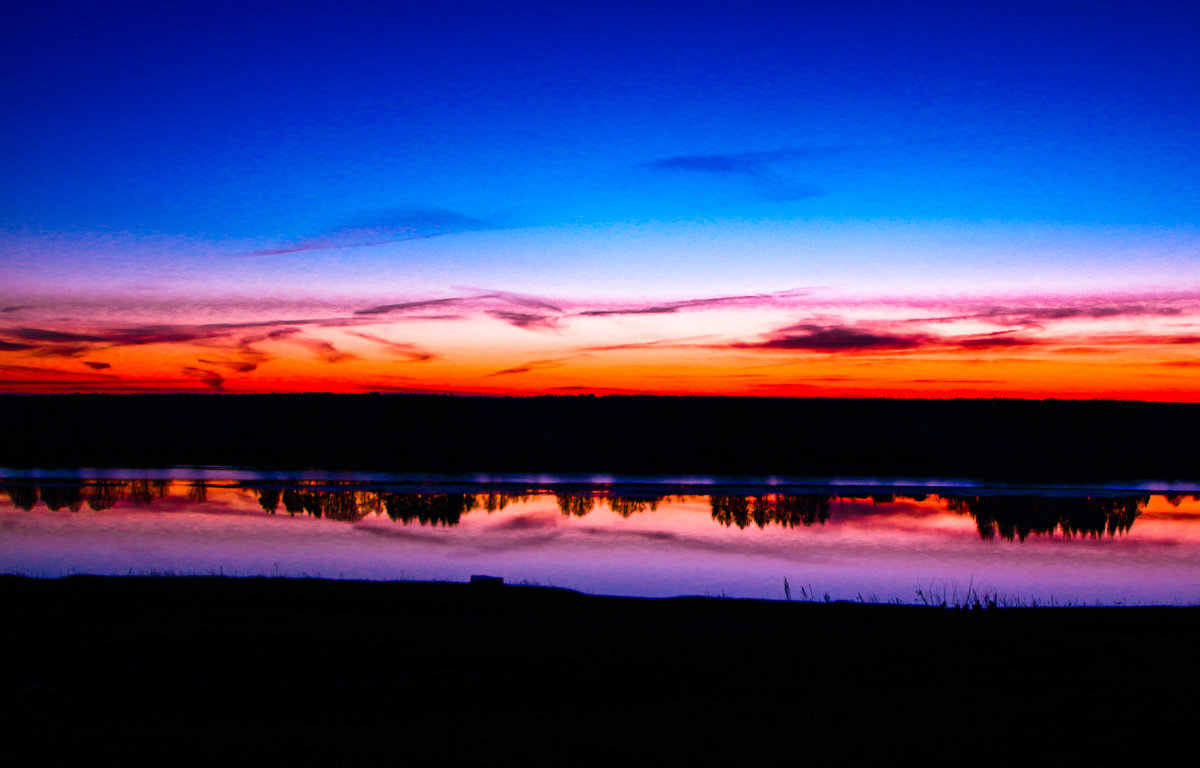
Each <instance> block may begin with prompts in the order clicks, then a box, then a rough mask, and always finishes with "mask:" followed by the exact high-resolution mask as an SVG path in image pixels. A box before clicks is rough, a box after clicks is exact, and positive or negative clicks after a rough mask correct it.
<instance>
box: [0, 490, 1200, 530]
mask: <svg viewBox="0 0 1200 768" xmlns="http://www.w3.org/2000/svg"><path fill="white" fill-rule="evenodd" d="M176 485H178V486H180V487H181V488H182V490H183V494H182V495H183V497H185V498H186V499H187V502H188V503H194V504H202V503H206V502H207V501H208V499H209V492H210V489H211V487H212V486H210V485H208V484H206V483H204V482H203V481H189V482H186V483H175V484H173V483H172V482H171V481H167V480H95V481H78V482H58V483H53V484H45V485H41V486H36V485H31V484H25V483H8V484H4V485H0V490H2V491H3V492H4V494H6V495H7V496H8V498H9V499H10V500H11V501H12V503H13V505H14V506H16V507H19V508H20V509H23V510H32V509H33V508H34V507H35V506H36V505H37V504H38V502H39V501H41V503H43V504H44V505H45V506H46V508H47V509H50V510H52V511H59V510H68V511H71V512H78V511H80V510H81V509H83V508H84V507H85V506H86V507H87V508H89V509H92V510H95V511H100V510H104V509H109V508H111V507H113V506H115V505H117V504H118V503H122V502H128V503H131V504H134V505H142V506H145V505H150V504H152V503H153V502H155V501H157V500H159V499H163V498H166V497H167V496H169V495H171V491H172V488H173V487H174V486H176ZM239 490H241V491H243V492H248V493H250V494H253V496H254V497H255V498H256V499H257V501H258V504H259V506H261V507H262V509H263V511H265V512H267V513H268V514H276V513H279V512H286V513H288V514H289V515H310V516H312V517H317V518H323V519H327V520H338V521H345V522H355V521H358V520H362V519H363V518H365V517H368V516H371V515H376V516H378V515H387V517H388V518H389V519H391V520H394V521H396V522H400V523H404V524H409V523H418V524H420V525H433V526H454V525H458V524H459V523H460V522H461V520H462V518H463V516H464V515H466V514H468V513H470V512H473V511H479V512H484V513H487V514H491V513H493V512H498V511H500V510H503V509H504V508H506V507H507V506H508V505H510V504H518V503H523V502H528V501H530V500H531V499H535V498H538V497H540V496H541V495H542V494H539V493H509V492H496V491H493V492H489V493H406V492H398V491H390V490H374V489H363V488H362V486H361V485H359V484H356V483H351V482H339V481H310V482H302V483H297V484H294V485H290V486H287V487H270V486H264V487H241V488H240V489H239ZM700 498H705V497H694V496H693V497H673V496H625V495H612V494H608V493H606V492H603V491H601V492H597V493H591V494H588V493H572V494H556V495H555V501H556V503H557V506H558V509H559V511H560V512H561V513H562V514H563V515H564V516H567V517H585V516H587V515H589V514H591V513H592V512H593V511H595V510H596V509H597V508H599V507H600V506H602V505H606V506H607V507H608V508H609V509H610V510H611V511H612V512H613V513H615V514H617V515H619V516H621V517H623V518H628V517H631V516H632V515H635V514H640V513H643V512H653V511H654V510H656V509H657V508H658V507H659V505H660V504H662V503H663V502H665V501H668V500H679V501H682V500H685V499H690V500H693V501H694V500H698V499H700ZM929 498H930V497H927V496H925V495H911V496H897V495H894V494H883V493H875V494H852V495H845V494H843V495H838V496H827V495H821V494H787V493H768V494H756V495H727V496H723V495H713V496H708V497H707V499H708V505H709V510H710V513H711V514H712V519H713V520H714V521H715V522H717V523H720V524H721V525H723V526H727V527H734V526H736V527H738V528H747V527H750V526H752V525H753V526H756V527H758V528H766V527H767V526H771V525H778V526H781V527H785V528H797V527H807V526H812V525H824V524H825V523H827V522H828V521H829V520H830V507H831V502H833V501H838V500H840V501H843V502H849V501H854V500H857V501H869V502H870V503H871V504H873V505H876V506H888V505H894V504H905V503H915V504H920V503H923V502H926V501H927V500H928V499H929ZM932 498H933V499H935V500H937V499H938V498H939V497H932ZM1165 498H1166V500H1167V501H1168V502H1169V503H1170V504H1172V505H1174V506H1179V505H1180V504H1181V503H1182V502H1183V497H1182V496H1167V497H1165ZM1191 498H1192V500H1194V501H1200V496H1192V497H1191ZM940 500H941V501H942V502H944V504H945V508H946V509H948V510H949V511H951V512H953V513H955V514H960V515H969V516H970V517H971V518H973V519H974V521H975V524H976V527H977V528H978V530H979V535H980V536H981V537H982V538H984V539H993V538H996V537H997V536H999V537H1000V538H1003V539H1007V540H1010V541H1012V540H1021V541H1024V540H1025V539H1026V538H1028V537H1029V536H1037V535H1040V536H1051V535H1055V534H1059V535H1062V536H1064V537H1068V538H1071V537H1079V536H1093V537H1096V536H1101V535H1105V534H1107V535H1110V536H1114V535H1116V534H1119V533H1125V532H1127V531H1129V530H1130V528H1132V526H1133V523H1134V520H1136V519H1137V517H1138V516H1139V515H1140V514H1141V513H1142V510H1143V509H1145V507H1146V504H1147V503H1149V501H1150V497H1149V496H1124V497H1094V498H1093V497H1045V496H943V497H940Z"/></svg>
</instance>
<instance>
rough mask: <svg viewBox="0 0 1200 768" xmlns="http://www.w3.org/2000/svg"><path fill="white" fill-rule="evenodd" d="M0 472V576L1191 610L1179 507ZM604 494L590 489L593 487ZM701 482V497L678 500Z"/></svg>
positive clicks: (1188, 515) (1095, 500) (1195, 513)
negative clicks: (251, 578)
mask: <svg viewBox="0 0 1200 768" xmlns="http://www.w3.org/2000/svg"><path fill="white" fill-rule="evenodd" d="M171 474H172V475H173V476H168V475H163V474H158V475H156V474H154V473H140V474H138V473H112V474H109V475H107V476H102V477H96V476H91V477H86V476H77V475H76V473H60V474H59V475H58V476H53V477H41V478H23V477H17V476H14V474H13V473H11V472H10V473H8V474H7V475H4V474H0V484H2V486H0V487H2V488H3V492H2V493H0V571H3V572H7V573H21V574H28V575H36V576H59V575H65V574H71V573H95V574H128V573H134V574H145V573H175V574H225V575H282V576H319V577H324V578H347V579H396V578H402V579H438V580H448V581H465V580H466V579H468V578H469V577H470V576H471V575H472V574H490V575H496V576H502V577H504V579H505V580H506V581H507V582H509V583H522V582H527V583H533V584H545V585H554V586H562V587H569V588H573V589H578V590H582V591H585V592H591V593H601V594H619V595H644V596H665V595H728V596H730V597H766V598H775V599H784V598H785V591H784V580H785V579H787V582H788V586H789V589H790V591H791V594H792V597H793V598H794V599H802V597H804V596H807V595H815V596H816V597H817V598H818V599H821V598H823V597H824V596H825V595H826V594H828V595H829V596H830V598H832V599H858V598H859V596H861V597H862V598H864V599H874V600H896V599H898V600H900V601H903V602H921V598H920V597H919V596H918V594H917V590H918V589H919V590H921V591H922V592H923V593H925V595H926V596H928V595H930V594H931V593H932V594H934V595H937V596H938V597H941V596H942V595H944V596H945V597H947V598H949V599H951V600H953V599H954V598H955V597H956V596H957V597H959V598H961V597H963V596H964V595H965V594H966V593H967V591H968V590H969V589H972V588H974V589H975V590H982V591H986V592H989V593H997V594H998V596H999V597H1000V599H1001V601H1002V602H1003V601H1005V600H1006V599H1007V600H1009V601H1011V602H1019V603H1029V602H1032V601H1034V600H1036V601H1038V602H1039V603H1040V602H1050V601H1056V602H1058V603H1088V604H1091V603H1096V602H1100V603H1108V604H1112V603H1197V602H1200V491H1197V489H1194V488H1193V489H1188V490H1187V492H1186V493H1182V494H1181V493H1180V492H1179V491H1178V489H1172V490H1171V491H1170V492H1167V493H1156V492H1152V491H1150V490H1146V489H1145V488H1135V489H1132V490H1130V489H1124V490H1121V489H1085V488H1037V489H1014V488H999V489H997V488H983V487H976V486H971V485H961V484H960V485H958V486H945V485H938V484H936V483H929V484H924V483H913V482H911V481H910V482H908V483H905V484H902V485H895V486H876V487H873V488H868V487H862V486H857V487H847V486H836V485H830V484H828V483H826V484H823V485H821V484H816V485H814V484H807V485H806V484H782V485H780V484H776V485H757V484H755V483H751V482H740V483H739V482H731V481H728V480H724V481H723V480H720V479H717V480H713V479H707V480H703V481H697V480H696V479H691V480H684V479H673V480H669V481H668V480H663V481H658V482H642V483H625V482H596V479H595V478H592V479H590V480H589V481H587V482H584V481H570V482H563V481H562V480H561V479H549V480H547V479H546V478H541V479H539V478H505V479H503V482H499V483H498V482H496V480H495V479H494V478H492V479H487V478H485V479H484V480H490V482H480V480H481V479H480V478H468V479H463V478H459V479H450V480H443V481H440V482H438V483H420V482H416V481H414V480H413V479H412V478H400V477H395V476H393V477H390V478H385V479H382V480H381V479H379V478H370V477H366V478H363V477H357V478H351V479H331V478H330V476H323V477H321V478H320V479H302V478H297V477H294V476H292V477H279V476H275V477H265V476H258V475H254V474H253V473H247V472H237V471H232V470H230V471H224V472H221V471H211V470H210V471H206V472H191V473H186V472H184V473H179V472H176V473H171ZM601 480H603V479H601ZM697 482H702V483H703V484H697Z"/></svg>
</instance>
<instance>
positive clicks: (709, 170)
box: [642, 147, 846, 202]
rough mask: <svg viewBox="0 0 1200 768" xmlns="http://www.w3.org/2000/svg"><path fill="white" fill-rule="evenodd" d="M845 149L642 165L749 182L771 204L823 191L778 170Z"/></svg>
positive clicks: (694, 158)
mask: <svg viewBox="0 0 1200 768" xmlns="http://www.w3.org/2000/svg"><path fill="white" fill-rule="evenodd" d="M845 149H846V148H845V147H810V148H807V149H782V150H773V151H768V152H733V153H724V154H713V155H675V156H673V157H661V158H657V159H655V160H650V161H648V162H645V163H643V164H642V166H643V167H645V168H650V169H653V170H658V171H664V172H672V173H696V174H706V175H710V176H725V177H733V178H738V179H741V180H743V181H745V182H748V183H749V185H750V186H751V188H752V189H753V190H754V191H755V192H757V193H758V194H759V195H761V196H762V197H764V198H766V199H767V200H770V201H772V202H785V201H789V200H802V199H804V198H807V197H815V196H817V195H820V194H822V191H821V190H820V189H819V188H817V187H815V186H813V185H811V184H805V183H802V182H799V181H796V180H794V179H791V178H789V177H787V176H785V175H784V174H782V173H780V172H779V170H778V166H780V165H782V164H785V163H791V162H795V161H798V160H804V159H809V158H813V157H819V156H825V155H830V154H835V153H839V152H843V151H845Z"/></svg>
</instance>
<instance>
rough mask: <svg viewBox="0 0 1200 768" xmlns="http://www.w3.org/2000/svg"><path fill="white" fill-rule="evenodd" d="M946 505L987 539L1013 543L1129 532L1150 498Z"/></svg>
mask: <svg viewBox="0 0 1200 768" xmlns="http://www.w3.org/2000/svg"><path fill="white" fill-rule="evenodd" d="M946 502H947V505H948V506H949V508H950V510H952V511H954V512H957V513H958V514H961V515H970V516H971V517H972V518H974V520H975V525H976V527H978V529H979V535H980V536H981V537H983V538H984V539H991V538H993V537H995V536H996V535H997V534H999V535H1000V537H1001V538H1004V539H1008V540H1009V541H1012V540H1013V539H1020V540H1021V541H1025V539H1026V538H1028V537H1029V536H1030V534H1039V535H1047V536H1048V535H1051V534H1053V533H1054V532H1055V531H1058V532H1059V533H1061V534H1062V535H1063V536H1064V537H1066V538H1071V537H1073V536H1092V537H1097V536H1100V535H1101V534H1104V533H1107V534H1108V535H1109V536H1115V535H1116V534H1118V533H1128V532H1129V529H1130V528H1132V527H1133V521H1134V520H1136V519H1137V517H1138V516H1139V515H1140V514H1142V510H1143V509H1145V508H1146V505H1147V504H1149V503H1150V497H1149V496H1130V497H1123V498H1106V497H1101V498H1059V497H1038V496H951V497H947V498H946Z"/></svg>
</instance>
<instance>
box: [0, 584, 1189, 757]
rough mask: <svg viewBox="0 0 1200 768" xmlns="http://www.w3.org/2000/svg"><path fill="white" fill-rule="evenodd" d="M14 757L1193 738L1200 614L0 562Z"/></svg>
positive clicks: (854, 750)
mask: <svg viewBox="0 0 1200 768" xmlns="http://www.w3.org/2000/svg"><path fill="white" fill-rule="evenodd" d="M0 614H2V615H3V617H4V621H3V623H2V625H0V626H2V629H0V638H2V642H3V647H2V652H3V658H4V660H5V673H4V680H3V684H2V687H3V693H2V711H0V723H2V724H3V725H2V726H0V727H2V729H3V734H0V735H2V742H0V743H2V744H3V752H4V754H5V755H6V756H7V759H6V761H5V762H6V764H7V765H32V764H50V763H57V762H59V761H60V760H62V759H64V758H66V757H67V756H68V755H83V758H82V759H76V760H75V761H74V763H75V764H94V763H126V762H129V761H131V760H132V761H135V762H151V761H153V762H155V763H159V764H208V765H226V764H229V763H230V762H231V761H233V760H239V761H253V762H260V763H272V764H273V763H283V762H286V763H291V764H310V763H320V764H330V765H334V764H336V765H353V764H355V763H356V762H360V761H369V762H382V761H387V762H388V763H395V764H412V763H446V764H453V763H461V762H463V761H469V762H474V763H482V762H486V763H499V762H505V763H514V762H516V763H521V762H525V763H531V762H533V763H542V762H545V763H555V764H581V763H608V764H627V763H630V762H633V761H636V762H639V763H643V762H644V763H662V762H671V763H689V764H701V765H730V764H751V763H752V762H770V763H788V764H796V763H814V762H815V763H828V762H839V763H845V764H861V763H864V762H869V763H880V762H883V761H887V762H889V763H892V762H896V761H899V760H911V759H914V758H921V759H927V760H936V761H939V762H940V761H955V762H965V761H970V762H971V763H973V764H1016V763H1028V762H1031V761H1040V760H1045V759H1070V760H1071V761H1080V760H1086V761H1090V762H1095V763H1102V764H1103V763H1113V762H1119V761H1122V760H1129V759H1133V758H1140V759H1143V760H1148V761H1153V760H1154V757H1155V756H1156V755H1165V754H1169V752H1170V751H1171V748H1172V747H1174V746H1177V745H1178V746H1182V747H1184V748H1186V749H1190V748H1191V745H1192V744H1193V743H1194V740H1193V736H1192V734H1193V728H1194V727H1195V716H1196V695H1197V694H1196V691H1197V683H1200V674H1198V673H1200V661H1198V659H1197V656H1196V649H1197V647H1198V646H1197V641H1198V640H1200V610H1197V609H1191V608H1094V609H1093V608H1087V609H1079V608H1075V609H1002V610H993V611H955V610H941V609H934V608H916V607H900V606H871V605H855V604H837V603H834V604H828V605H827V604H802V603H773V602H760V601H740V600H722V599H712V598H683V599H674V600H642V599H628V598H606V597H593V596H585V595H580V594H576V593H572V592H564V591H560V590H552V589H542V588H529V587H501V588H488V587H479V586H467V585H455V584H427V583H424V584H423V583H361V582H329V581H291V580H281V579H273V580H272V579H220V578H166V579H156V578H94V577H76V578H70V579H62V580H30V579H24V578H16V577H2V578H0Z"/></svg>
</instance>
